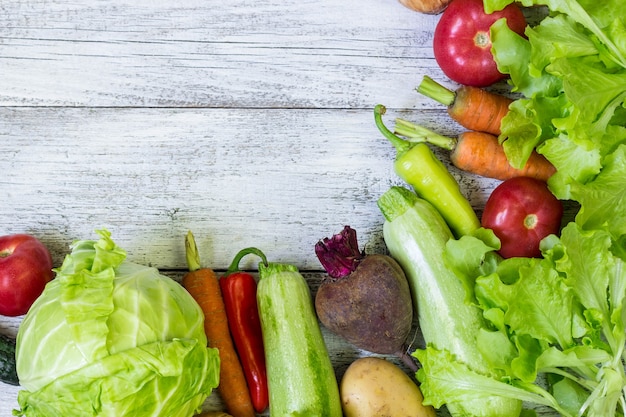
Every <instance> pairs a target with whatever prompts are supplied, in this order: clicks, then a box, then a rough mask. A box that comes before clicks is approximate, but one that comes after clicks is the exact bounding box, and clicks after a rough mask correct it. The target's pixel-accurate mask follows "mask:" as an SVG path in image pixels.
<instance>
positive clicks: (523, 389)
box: [0, 0, 626, 417]
mask: <svg viewBox="0 0 626 417" xmlns="http://www.w3.org/2000/svg"><path fill="white" fill-rule="evenodd" d="M622 2H623V1H622V0H606V1H603V2H598V1H597V0H595V1H592V0H580V1H576V0H521V1H519V2H514V1H512V0H483V1H482V2H481V1H480V0H477V1H470V0H452V2H450V1H447V0H435V1H430V2H429V1H426V0H424V1H411V0H406V1H405V0H402V3H403V4H405V5H406V6H407V7H411V8H413V9H415V10H418V11H421V12H424V13H440V12H441V11H443V10H444V9H445V10H446V12H444V14H443V15H442V18H441V21H440V23H441V22H442V23H441V26H440V27H438V31H437V33H436V35H437V39H436V40H435V54H436V55H437V57H438V62H439V63H440V65H441V67H442V70H443V72H444V73H445V74H447V75H448V76H449V77H450V78H451V79H452V80H454V81H457V82H461V83H463V84H464V85H461V86H459V88H457V89H456V90H449V89H446V88H445V87H443V86H442V85H440V84H438V83H436V82H435V81H434V80H433V79H431V78H430V77H427V76H426V77H424V80H423V82H422V83H421V84H420V86H419V87H418V88H417V91H418V92H419V93H421V94H423V95H425V96H427V97H430V98H432V99H434V100H436V101H437V102H439V103H441V104H443V105H445V106H446V107H447V110H448V114H449V115H450V116H451V118H452V119H454V120H455V121H457V122H458V123H459V124H460V125H461V126H463V127H464V128H466V129H468V130H469V131H467V132H464V133H462V134H461V135H459V137H458V138H448V137H445V136H442V135H439V134H437V133H435V132H432V131H430V130H428V129H426V128H424V127H422V126H419V125H417V124H415V123H411V122H409V121H406V120H403V119H396V124H395V127H394V129H393V130H390V129H388V128H387V127H386V126H385V124H384V123H383V120H382V117H383V115H384V114H385V112H386V108H385V107H384V106H383V105H377V106H376V107H375V108H374V123H375V125H376V127H377V128H378V129H379V131H380V132H381V134H382V135H383V137H384V138H386V139H387V140H389V142H390V143H391V144H392V145H393V146H394V147H395V149H396V150H397V155H396V158H395V160H394V168H395V172H396V174H397V175H398V176H399V177H400V178H401V179H402V180H403V181H405V182H406V183H407V185H408V186H409V187H410V189H409V188H405V187H401V186H393V187H391V188H390V189H389V190H388V191H386V192H385V193H383V194H382V195H381V196H380V198H379V199H378V201H377V204H378V207H379V209H380V211H381V213H382V216H383V217H384V222H383V237H384V240H385V243H386V246H387V249H388V251H389V256H388V255H382V254H368V255H366V254H365V253H364V252H361V251H360V250H359V248H358V244H357V241H356V232H355V231H354V230H352V229H350V228H349V227H348V226H346V227H345V228H344V230H343V231H342V232H341V233H340V234H338V235H335V236H333V237H332V238H331V239H324V240H322V241H320V242H318V244H317V245H316V246H315V251H316V254H317V256H318V259H319V260H320V262H321V263H322V265H323V266H324V268H325V270H326V271H327V272H328V274H329V275H330V277H331V278H330V279H328V280H327V281H325V282H323V283H322V284H321V285H320V288H319V290H318V292H317V294H316V297H315V300H313V299H312V294H311V292H310V288H309V287H308V285H307V282H306V281H305V279H304V277H303V276H302V275H301V274H300V272H299V271H298V269H297V267H295V266H294V265H290V264H278V263H270V262H268V261H267V259H266V257H265V255H264V254H263V253H262V252H261V251H259V250H258V249H255V248H246V249H244V250H242V251H241V252H239V253H238V254H237V256H236V257H235V259H234V260H233V263H232V265H231V267H230V268H229V269H228V270H227V271H226V273H225V275H224V276H223V277H222V278H219V277H218V276H217V274H216V273H215V271H212V270H211V269H209V268H203V267H201V265H200V259H199V254H198V250H197V247H196V245H195V241H194V238H193V235H192V234H191V233H189V234H188V235H187V238H186V248H187V263H188V266H189V272H188V273H187V274H186V275H185V277H184V278H183V281H182V284H183V285H182V286H181V285H179V284H178V283H176V282H175V281H173V280H171V279H169V278H166V277H163V276H162V275H160V274H159V273H158V271H157V270H155V269H154V268H148V267H145V266H142V265H137V264H134V263H131V262H128V261H127V260H126V259H125V258H126V253H125V252H124V250H122V249H121V248H119V247H118V246H117V245H116V244H115V243H114V242H113V241H112V240H111V238H110V234H109V233H108V232H107V231H99V232H98V233H99V235H100V240H98V241H91V240H84V241H78V242H76V243H74V244H73V245H72V252H71V254H70V255H68V256H67V257H66V259H65V261H64V262H63V265H62V266H61V267H60V268H59V269H57V270H56V272H57V277H56V279H54V280H53V281H51V282H49V283H48V285H47V286H46V287H45V290H44V292H43V294H42V295H41V296H40V297H39V298H37V300H36V301H35V303H34V304H33V305H32V307H31V308H30V310H29V312H28V314H27V315H26V317H25V319H24V321H23V323H22V325H21V327H20V330H19V333H18V339H17V346H15V349H16V354H17V363H16V368H17V375H19V383H20V384H21V385H22V386H23V387H24V388H25V390H23V391H21V392H20V393H19V397H18V402H19V406H20V407H21V409H20V410H15V415H18V416H21V415H24V416H28V417H38V416H65V415H73V416H74V415H76V416H83V415H85V416H90V415H93V413H94V412H95V413H99V414H102V415H133V416H139V417H141V416H158V415H167V416H181V417H182V416H190V415H192V414H193V413H195V412H198V411H199V410H200V406H201V404H202V403H203V401H204V400H205V399H206V397H207V396H208V395H210V393H211V392H212V390H213V389H214V388H217V389H218V390H219V393H220V395H221V397H222V398H223V400H224V403H225V405H226V408H227V411H228V413H229V414H228V415H232V416H234V417H252V416H254V415H255V412H256V413H259V412H263V410H265V409H266V408H269V411H270V414H271V415H275V416H283V415H307V416H314V415H323V416H337V417H339V416H341V415H346V416H348V417H350V416H353V415H358V416H370V415H371V416H376V415H382V414H385V415H386V413H390V412H391V411H398V412H409V413H411V415H420V416H432V415H434V409H433V407H435V408H440V407H443V406H445V407H446V408H447V409H448V410H449V412H450V413H451V415H452V416H454V417H466V416H469V417H492V416H498V417H519V416H521V415H524V416H526V415H531V413H530V412H529V413H527V412H526V410H523V406H524V405H525V404H529V403H534V404H538V405H541V406H545V407H550V408H552V409H553V410H555V411H556V412H558V413H560V414H561V415H562V416H564V417H574V416H587V417H613V416H624V415H626V371H625V363H626V349H625V348H626V268H625V262H626V186H625V185H624V184H625V183H624V179H625V178H626V108H625V107H626V106H625V104H624V103H625V100H626V8H624V7H623V5H622V4H621V3H622ZM470 5H471V6H474V7H475V6H476V5H478V6H484V8H483V9H482V10H481V9H472V11H470V10H469V6H470ZM520 5H521V6H526V7H530V6H546V10H548V12H549V13H548V15H547V17H545V18H544V19H542V20H541V21H540V22H539V23H538V24H537V25H536V26H534V27H531V26H527V25H526V22H525V20H524V18H523V14H521V12H520V9H519V7H520ZM448 6H450V7H448ZM500 10H506V13H505V14H499V13H498V14H492V13H493V12H498V11H500ZM464 13H465V14H464ZM476 13H478V14H476ZM485 13H486V14H485ZM501 16H506V17H507V19H502V18H500V17H501ZM463 19H470V20H472V22H470V23H475V22H478V21H482V23H483V26H482V27H481V28H480V30H478V29H475V28H470V30H474V31H478V32H480V35H481V38H480V39H481V40H482V41H485V42H486V44H482V45H480V46H477V45H474V48H480V49H481V55H480V56H479V55H477V54H474V53H469V52H467V50H465V52H463V51H461V50H460V49H458V48H456V46H458V45H457V43H458V44H460V43H461V42H462V40H460V38H458V36H456V35H458V33H457V34H455V33H453V32H451V31H452V29H453V27H457V28H458V27H462V26H459V25H453V24H452V23H453V21H456V22H457V23H458V22H461V21H462V20H463ZM485 22H488V23H485ZM461 23H468V22H467V21H465V22H461ZM522 29H525V30H524V31H522ZM446 30H448V33H447V34H446V33H445V31H446ZM466 30H467V28H466ZM442 39H444V40H442ZM473 39H474V40H476V38H473ZM446 49H447V51H446ZM459 51H461V52H459ZM443 52H448V53H456V54H457V55H458V56H451V55H449V56H447V57H443V58H442V55H441V54H442V53H443ZM453 55H454V54H453ZM470 58H472V59H475V61H473V62H470V61H467V59H470ZM476 65H478V66H480V65H483V66H482V67H480V68H482V69H480V68H479V67H477V66H476ZM477 68H478V69H477ZM485 68H487V69H485ZM461 76H462V77H465V78H461ZM466 76H469V78H467V77H466ZM503 77H507V78H508V83H509V84H510V87H511V92H512V93H513V94H515V96H514V98H513V97H508V96H503V95H496V94H494V93H491V92H489V91H487V90H486V89H484V88H479V86H480V87H483V86H487V85H490V84H491V83H493V82H495V81H497V80H501V79H502V78H503ZM431 146H439V147H443V148H445V149H449V150H450V151H451V155H450V161H451V162H452V163H453V165H454V166H455V167H456V168H458V169H461V170H464V171H466V172H471V173H473V174H476V175H482V176H486V177H490V178H496V179H499V180H502V182H501V183H500V185H499V186H498V187H496V189H495V190H494V192H493V193H492V194H491V196H490V197H489V200H488V201H487V204H486V205H485V207H484V211H483V215H482V218H481V219H479V218H478V216H477V214H476V212H475V210H474V208H473V207H472V206H471V205H470V203H469V201H468V199H467V198H466V197H465V196H464V195H463V193H462V192H461V190H460V188H459V184H458V182H457V181H456V179H455V177H454V176H453V175H452V174H451V172H450V171H449V170H448V168H447V167H446V165H445V164H444V163H443V162H442V161H441V160H439V159H438V158H437V157H436V156H435V154H434V152H433V150H432V149H431ZM485 158H486V159H485ZM566 200H569V201H572V202H575V203H576V204H577V207H579V210H578V212H577V213H576V215H575V218H573V219H572V220H571V221H569V222H564V221H563V218H562V215H563V205H562V202H563V201H566ZM247 254H255V255H257V256H259V257H260V258H261V260H262V262H261V263H260V264H259V280H258V286H257V282H256V281H255V279H254V277H253V276H252V275H250V274H248V273H245V272H242V271H240V270H239V267H238V263H239V261H240V260H241V258H242V257H243V256H246V255H247ZM48 269H49V268H48ZM50 278H51V277H50ZM47 281H49V279H46V282H47ZM29 306H30V304H29ZM414 318H417V320H418V322H419V327H420V330H421V333H422V335H423V337H424V341H425V345H424V346H421V347H420V348H418V349H417V350H415V351H414V352H412V355H411V357H408V358H407V356H408V355H407V351H408V348H407V346H406V342H407V338H408V336H409V333H410V330H411V326H412V324H413V319H414ZM320 322H321V323H322V324H323V325H324V326H325V327H327V328H328V329H329V330H330V331H332V332H334V333H335V334H337V335H340V336H342V337H344V338H345V339H346V340H347V341H349V342H350V343H352V344H353V345H355V346H356V347H357V348H360V349H364V350H367V351H369V352H371V353H378V354H385V355H386V354H390V355H391V354H393V355H397V356H398V357H399V358H400V359H401V360H403V361H404V365H405V366H406V367H408V368H409V369H410V370H411V372H414V376H415V381H413V380H410V379H409V380H407V378H405V377H406V376H407V375H406V374H405V373H403V371H402V370H401V369H400V368H399V367H397V366H396V365H394V364H392V363H390V362H388V361H387V360H385V359H380V358H372V357H370V358H364V359H360V360H357V361H355V362H354V363H353V364H352V365H351V366H350V367H349V368H348V369H347V371H346V373H345V375H344V378H343V380H342V382H341V386H339V385H338V383H337V376H336V374H335V371H334V369H333V366H332V363H331V361H330V357H329V355H328V350H327V347H326V345H325V341H324V339H323V336H322V332H321V328H320ZM0 341H1V342H2V344H1V345H0V350H1V351H2V352H9V354H12V351H13V348H14V346H12V344H11V343H10V342H11V341H10V340H8V341H7V340H0ZM381 361H382V362H381ZM415 361H417V362H418V363H419V367H418V366H415ZM2 365H4V368H2V367H0V370H2V374H0V376H2V380H3V381H7V382H9V383H18V381H17V379H16V375H15V370H14V369H13V367H12V365H13V363H12V362H6V363H4V362H3V363H2ZM373 372H375V374H374V373H373ZM381 376H384V377H385V378H386V379H385V380H384V381H383V380H381V379H380V377H381ZM415 382H419V383H420V384H421V385H420V387H418V386H417V384H416V383H415ZM381 392H383V393H384V395H382V396H381V395H380V393H381ZM402 393H406V395H409V396H410V398H409V399H408V400H403V399H402V398H401V395H402ZM422 394H423V396H422Z"/></svg>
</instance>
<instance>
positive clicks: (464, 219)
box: [374, 104, 480, 237]
mask: <svg viewBox="0 0 626 417" xmlns="http://www.w3.org/2000/svg"><path fill="white" fill-rule="evenodd" d="M385 111H386V109H385V106H383V105H382V104H378V105H377V106H376V107H375V108H374V119H375V121H376V126H377V127H378V129H379V130H380V131H381V133H382V134H383V135H384V136H385V137H386V138H387V139H388V140H389V141H390V142H391V143H392V144H393V146H394V147H395V148H396V150H397V152H398V153H397V156H396V160H395V162H394V168H395V171H396V174H398V176H399V177H400V178H402V179H403V180H404V181H406V182H407V183H408V184H409V185H411V186H412V187H413V189H414V190H415V192H416V193H417V194H418V195H419V196H420V197H421V198H423V199H424V200H426V201H428V202H429V203H430V204H432V205H433V206H434V207H435V208H436V209H437V211H439V213H440V214H441V216H442V217H443V218H444V219H445V220H446V223H448V226H450V229H452V232H453V233H454V234H455V235H456V237H460V236H463V235H466V234H470V233H471V232H473V231H474V230H476V229H478V228H479V227H480V220H479V219H478V216H477V215H476V212H475V211H474V209H473V208H472V206H471V204H470V203H469V201H468V200H467V198H465V196H464V195H463V194H462V193H461V189H460V187H459V183H458V182H457V181H456V179H455V178H454V177H453V176H452V174H450V171H448V169H447V168H446V166H445V165H444V164H443V163H442V162H441V161H440V160H439V159H438V158H437V156H436V155H435V154H434V153H433V151H432V150H431V149H430V147H429V146H428V145H427V144H425V143H423V142H418V143H415V142H408V141H406V140H404V139H402V138H400V137H399V136H397V135H395V134H394V133H393V132H392V131H390V130H389V129H387V127H385V125H384V124H383V121H382V115H383V114H385Z"/></svg>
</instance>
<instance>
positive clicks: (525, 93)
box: [485, 0, 626, 241]
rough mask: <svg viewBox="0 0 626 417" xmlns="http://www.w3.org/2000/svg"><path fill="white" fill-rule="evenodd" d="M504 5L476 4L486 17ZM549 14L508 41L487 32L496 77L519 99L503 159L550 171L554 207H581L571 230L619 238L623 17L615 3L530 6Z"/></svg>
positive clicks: (622, 221)
mask: <svg viewBox="0 0 626 417" xmlns="http://www.w3.org/2000/svg"><path fill="white" fill-rule="evenodd" d="M507 3H509V1H497V0H485V8H486V9H487V10H494V9H499V8H501V7H504V6H505V5H506V4H507ZM521 3H522V4H523V5H526V6H531V5H542V4H545V5H547V6H548V7H549V8H550V11H551V15H550V16H548V17H546V18H545V19H543V20H542V21H541V22H540V23H539V24H538V25H537V26H535V27H532V28H531V27H529V28H527V30H526V36H527V38H524V37H520V36H518V35H516V34H514V33H511V31H510V30H508V29H507V28H506V27H505V26H504V25H503V24H502V22H496V23H495V24H494V26H493V27H492V29H491V32H492V39H493V53H494V57H495V59H496V62H497V63H498V68H499V69H500V70H501V71H503V72H505V73H507V74H509V75H510V84H511V85H512V89H513V91H515V92H517V93H518V94H520V95H521V97H520V98H518V99H517V100H515V101H514V102H513V103H512V104H511V106H510V110H509V113H508V114H507V115H506V116H505V117H504V118H503V119H502V134H501V137H500V140H501V141H502V142H503V146H504V148H505V152H506V154H507V156H508V157H509V160H510V161H511V164H512V165H513V166H516V167H519V166H523V165H524V163H525V162H526V160H527V158H528V157H529V155H530V154H531V152H532V151H533V150H534V149H537V151H538V152H539V153H541V154H543V155H544V156H545V157H546V158H547V159H548V160H549V161H550V162H551V163H552V164H554V166H555V167H556V169H557V172H556V174H555V175H554V176H553V177H551V179H550V181H549V185H550V189H551V191H552V192H553V193H554V194H555V195H556V196H557V197H559V198H560V199H572V200H575V201H577V202H579V203H580V204H581V209H580V211H579V212H578V215H577V222H578V223H579V224H580V225H581V226H583V227H584V228H585V229H604V230H608V231H609V233H610V234H611V235H612V237H613V239H614V240H615V241H620V240H622V241H623V239H624V235H626V214H625V213H626V202H625V201H626V199H625V198H624V185H623V179H624V166H625V165H626V163H625V162H624V161H625V154H626V127H625V124H626V112H625V111H624V99H625V98H626V46H625V45H626V44H625V43H624V38H625V35H624V33H625V30H624V22H625V21H626V10H625V8H624V7H623V3H622V2H621V1H618V0H607V1H603V2H601V3H598V4H595V3H593V2H587V1H584V2H578V1H574V0H569V1H530V0H526V1H523V2H521Z"/></svg>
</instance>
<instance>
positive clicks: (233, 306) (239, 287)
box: [219, 248, 269, 413]
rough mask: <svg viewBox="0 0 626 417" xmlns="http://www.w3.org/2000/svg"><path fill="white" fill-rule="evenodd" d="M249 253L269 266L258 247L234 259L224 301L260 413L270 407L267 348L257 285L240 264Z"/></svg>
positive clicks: (224, 287)
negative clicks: (260, 315)
mask: <svg viewBox="0 0 626 417" xmlns="http://www.w3.org/2000/svg"><path fill="white" fill-rule="evenodd" d="M248 254H254V255H257V256H259V257H260V258H261V259H262V261H263V263H267V259H265V254H264V253H263V252H261V251H260V250H258V249H256V248H245V249H242V250H241V251H239V253H238V254H237V255H236V256H235V259H233V262H232V263H231V264H230V266H229V267H228V269H227V270H226V272H225V273H224V276H223V277H221V278H220V280H219V283H220V289H221V291H222V297H223V299H224V307H225V310H226V319H227V321H228V328H229V329H230V334H231V335H232V338H233V342H234V344H235V349H236V351H237V355H238V356H239V360H240V361H241V366H242V368H243V372H244V375H245V377H246V382H247V385H248V391H249V393H250V399H251V400H252V405H253V406H254V410H255V411H256V412H257V413H260V412H263V411H264V410H265V409H266V408H267V407H268V405H269V392H268V387H267V370H266V367H265V349H264V348H263V334H262V332H261V321H260V318H259V308H258V304H257V300H256V293H257V283H256V280H255V279H254V277H253V276H252V274H249V273H247V272H243V271H240V270H239V262H240V261H241V259H242V258H243V257H245V256H246V255H248Z"/></svg>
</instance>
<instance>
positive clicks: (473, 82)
mask: <svg viewBox="0 0 626 417" xmlns="http://www.w3.org/2000/svg"><path fill="white" fill-rule="evenodd" d="M502 17H504V18H506V20H507V24H508V26H509V27H510V28H511V29H512V30H513V31H514V32H516V33H518V34H520V35H522V34H523V33H524V30H525V29H526V18H525V17H524V14H523V12H522V10H521V9H520V7H519V6H517V5H516V4H515V3H512V4H509V5H508V6H507V7H505V8H504V9H502V10H500V11H496V12H493V13H491V14H487V13H485V9H484V6H483V2H482V0H452V2H451V3H450V4H449V5H448V7H447V8H446V10H445V11H444V12H443V13H442V15H441V18H440V19H439V22H438V23H437V27H436V28H435V33H434V38H433V51H434V54H435V60H436V61H437V64H438V65H439V67H441V70H442V71H443V73H444V74H446V76H448V78H450V79H451V80H452V81H455V82H457V83H459V84H463V85H469V86H473V87H487V86H489V85H491V84H494V83H495V82H497V81H500V80H502V79H504V78H506V75H504V74H502V73H501V72H500V71H498V67H497V65H496V62H495V60H494V58H493V55H492V53H491V37H490V36H489V28H490V27H491V25H492V24H493V23H494V22H495V21H496V20H498V19H500V18H502Z"/></svg>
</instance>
